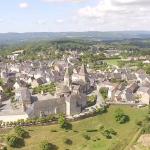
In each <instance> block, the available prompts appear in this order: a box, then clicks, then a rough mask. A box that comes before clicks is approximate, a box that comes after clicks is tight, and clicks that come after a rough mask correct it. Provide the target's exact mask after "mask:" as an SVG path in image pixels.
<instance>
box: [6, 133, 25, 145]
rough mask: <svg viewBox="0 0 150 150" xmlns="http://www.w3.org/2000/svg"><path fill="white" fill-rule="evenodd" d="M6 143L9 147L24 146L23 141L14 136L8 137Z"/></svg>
mask: <svg viewBox="0 0 150 150" xmlns="http://www.w3.org/2000/svg"><path fill="white" fill-rule="evenodd" d="M7 143H8V145H9V146H11V147H15V148H17V147H21V146H23V145H24V140H23V139H22V138H20V137H18V136H16V135H8V137H7Z"/></svg>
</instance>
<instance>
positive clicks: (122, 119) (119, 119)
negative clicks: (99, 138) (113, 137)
mask: <svg viewBox="0 0 150 150" xmlns="http://www.w3.org/2000/svg"><path fill="white" fill-rule="evenodd" d="M115 118H116V121H117V122H119V123H120V124H123V123H126V122H128V121H129V116H127V115H125V114H124V112H123V110H122V109H120V108H119V109H117V110H116V111H115Z"/></svg>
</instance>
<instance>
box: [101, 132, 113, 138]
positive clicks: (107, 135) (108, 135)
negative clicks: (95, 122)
mask: <svg viewBox="0 0 150 150" xmlns="http://www.w3.org/2000/svg"><path fill="white" fill-rule="evenodd" d="M102 135H103V136H105V137H106V138H107V139H111V138H112V136H111V133H110V131H109V130H104V131H102Z"/></svg>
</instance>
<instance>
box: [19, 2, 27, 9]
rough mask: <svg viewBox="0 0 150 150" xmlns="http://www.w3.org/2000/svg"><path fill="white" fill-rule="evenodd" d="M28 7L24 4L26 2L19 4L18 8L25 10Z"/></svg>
mask: <svg viewBox="0 0 150 150" xmlns="http://www.w3.org/2000/svg"><path fill="white" fill-rule="evenodd" d="M28 7H29V4H28V3H26V2H22V3H20V4H19V8H21V9H26V8H28Z"/></svg>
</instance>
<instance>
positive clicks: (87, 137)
mask: <svg viewBox="0 0 150 150" xmlns="http://www.w3.org/2000/svg"><path fill="white" fill-rule="evenodd" d="M83 137H84V138H85V139H86V140H90V139H91V137H90V136H89V135H87V134H83Z"/></svg>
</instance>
